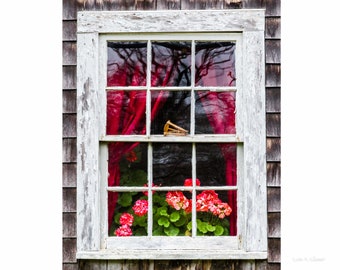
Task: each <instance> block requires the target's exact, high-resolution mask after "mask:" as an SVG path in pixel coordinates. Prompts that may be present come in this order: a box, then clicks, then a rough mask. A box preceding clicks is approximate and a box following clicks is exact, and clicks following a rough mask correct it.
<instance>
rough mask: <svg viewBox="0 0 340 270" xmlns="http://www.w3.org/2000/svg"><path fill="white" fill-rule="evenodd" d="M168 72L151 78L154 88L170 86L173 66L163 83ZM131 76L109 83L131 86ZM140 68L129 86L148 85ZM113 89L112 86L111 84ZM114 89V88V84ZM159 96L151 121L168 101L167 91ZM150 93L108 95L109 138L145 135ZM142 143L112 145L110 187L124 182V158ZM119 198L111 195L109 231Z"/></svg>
mask: <svg viewBox="0 0 340 270" xmlns="http://www.w3.org/2000/svg"><path fill="white" fill-rule="evenodd" d="M162 71H164V68H162V67H159V68H157V69H156V71H155V73H154V74H153V75H152V78H151V85H152V86H165V85H168V83H169V80H170V78H171V73H172V71H173V68H172V66H167V67H165V76H164V79H163V80H162V79H161V78H159V77H160V76H159V74H161V72H162ZM126 74H127V72H117V73H115V74H114V75H113V76H111V77H110V78H108V83H110V82H114V84H115V85H127V83H126V81H127V80H128V78H127V75H126ZM141 74H142V73H141V72H140V70H139V68H138V66H136V67H135V70H134V75H133V79H132V80H131V85H129V86H139V85H145V79H144V80H143V79H142V78H141V77H142V76H141ZM109 85H110V84H109ZM111 85H112V84H111ZM157 93H158V94H157V96H156V97H154V98H155V101H154V103H153V106H152V110H151V120H153V119H154V117H155V116H156V114H157V112H158V110H159V109H160V108H161V107H162V106H163V104H164V103H165V101H166V97H167V96H166V95H167V92H166V91H157ZM145 111H146V91H144V90H129V91H123V90H119V91H108V93H107V131H106V133H107V134H108V135H118V134H119V135H131V134H145V131H146V122H145ZM138 144H139V143H138V142H135V143H122V142H115V143H110V144H109V164H108V173H109V176H108V186H118V185H119V179H120V169H119V162H120V160H121V158H122V157H123V155H124V154H126V153H128V152H130V151H131V150H133V149H134V148H135V147H136V146H137V145H138ZM117 199H118V194H117V193H116V192H109V193H108V228H110V227H111V223H112V220H113V215H114V210H115V207H116V202H117Z"/></svg>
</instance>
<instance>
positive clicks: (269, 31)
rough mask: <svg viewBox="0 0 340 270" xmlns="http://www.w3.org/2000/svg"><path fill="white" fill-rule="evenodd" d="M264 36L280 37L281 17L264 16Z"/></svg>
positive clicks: (268, 37) (269, 37)
mask: <svg viewBox="0 0 340 270" xmlns="http://www.w3.org/2000/svg"><path fill="white" fill-rule="evenodd" d="M265 37H266V38H267V39H271V38H275V39H280V38H281V18H279V17H273V18H266V30H265Z"/></svg>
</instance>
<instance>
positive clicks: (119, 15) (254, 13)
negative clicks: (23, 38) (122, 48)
mask: <svg viewBox="0 0 340 270" xmlns="http://www.w3.org/2000/svg"><path fill="white" fill-rule="evenodd" d="M239 11H242V12H241V13H239ZM263 13H264V10H238V11H235V10H215V11H214V13H211V12H210V11H209V10H200V11H190V12H187V11H185V10H180V11H177V10H168V11H162V10H158V11H148V12H147V13H146V12H143V11H136V12H133V13H127V12H125V11H120V12H116V13H114V16H112V15H113V14H112V12H109V11H107V12H103V13H101V16H97V14H96V13H94V12H81V13H78V32H79V33H82V32H84V33H86V32H96V31H99V30H100V32H101V33H110V32H114V33H129V32H143V31H145V29H148V31H150V32H195V31H202V25H201V23H200V22H201V20H204V21H205V25H204V31H215V32H219V31H242V30H247V31H256V30H259V31H262V30H263V29H264V21H263V20H264V18H263ZM197 18H200V19H201V20H197ZM155 21H162V22H163V23H160V24H155ZM139 22H143V24H140V23H139ZM98 25H99V26H100V29H98Z"/></svg>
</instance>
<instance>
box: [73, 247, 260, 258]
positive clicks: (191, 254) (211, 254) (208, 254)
mask: <svg viewBox="0 0 340 270" xmlns="http://www.w3.org/2000/svg"><path fill="white" fill-rule="evenodd" d="M77 259H95V260H119V259H127V260H135V259H139V260H184V259H185V260H197V259H199V260H255V259H259V260H260V259H267V252H261V251H258V252H245V251H240V250H237V251H235V250H233V251H226V250H192V249H186V250H179V249H176V250H173V249H169V250H164V249H162V250H161V249H154V250H126V249H115V250H100V251H89V252H86V251H81V252H78V253H77Z"/></svg>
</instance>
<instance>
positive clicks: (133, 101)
mask: <svg viewBox="0 0 340 270" xmlns="http://www.w3.org/2000/svg"><path fill="white" fill-rule="evenodd" d="M106 109H107V116H106V121H107V126H106V133H107V134H108V135H143V134H145V132H146V131H145V129H146V125H145V111H146V91H108V92H107V108H106Z"/></svg>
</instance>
